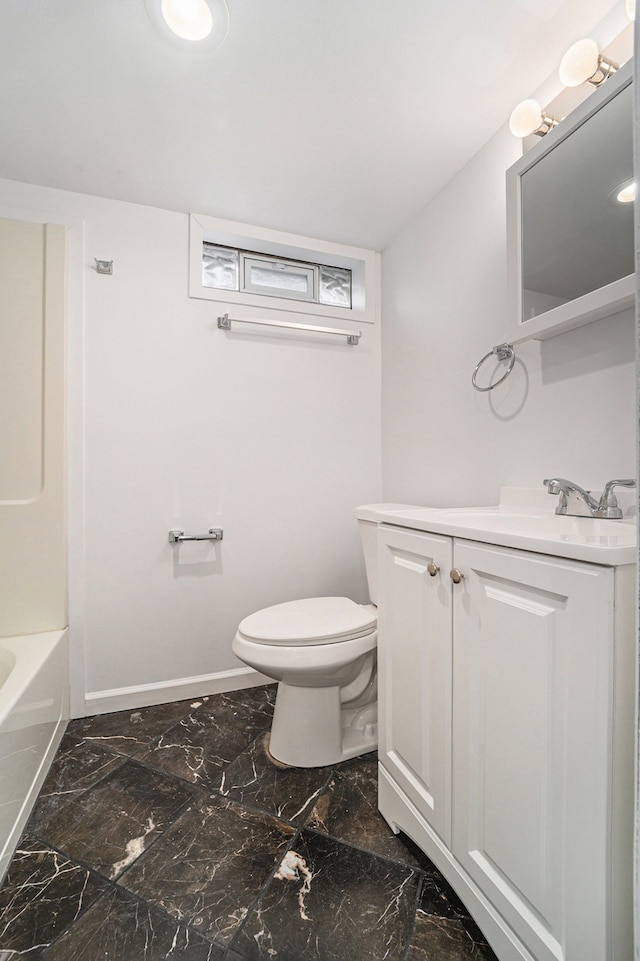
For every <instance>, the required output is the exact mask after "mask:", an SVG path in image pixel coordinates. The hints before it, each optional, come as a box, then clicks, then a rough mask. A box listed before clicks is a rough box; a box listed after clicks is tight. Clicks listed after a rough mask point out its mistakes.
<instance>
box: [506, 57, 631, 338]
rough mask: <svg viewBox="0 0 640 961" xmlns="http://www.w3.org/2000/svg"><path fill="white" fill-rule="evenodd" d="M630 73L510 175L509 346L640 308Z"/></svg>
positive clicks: (614, 81) (564, 124)
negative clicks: (624, 199)
mask: <svg viewBox="0 0 640 961" xmlns="http://www.w3.org/2000/svg"><path fill="white" fill-rule="evenodd" d="M631 81H632V64H631V63H627V64H625V66H624V67H622V69H621V70H619V71H618V72H617V73H616V74H615V75H614V76H613V77H611V78H610V79H609V80H608V81H606V83H604V84H603V85H602V86H601V87H600V88H598V89H597V90H595V91H594V92H593V93H592V94H591V96H590V97H588V98H587V100H586V101H585V102H584V103H583V104H581V106H580V107H578V108H576V109H575V110H574V111H573V112H572V113H571V114H569V116H568V117H566V118H565V119H564V120H563V121H562V122H561V123H560V124H559V125H558V126H557V127H555V128H554V129H553V130H552V131H551V132H550V133H548V134H547V135H546V136H545V137H543V138H542V139H541V140H540V142H539V143H537V144H536V145H535V147H533V148H532V149H531V150H530V151H529V152H528V153H526V154H525V156H524V157H522V159H521V160H519V161H518V162H517V163H516V164H514V165H513V167H511V168H510V169H509V170H508V171H507V241H508V251H509V263H508V268H509V285H510V291H509V319H508V327H507V333H506V340H507V341H508V342H509V343H512V344H513V343H519V342H522V341H524V340H529V339H531V338H534V339H537V340H545V339H546V338H547V337H553V336H555V335H557V334H560V333H563V332H564V331H567V330H571V329H572V328H574V327H578V326H580V325H582V324H588V323H591V322H592V321H594V320H599V319H601V318H603V317H608V316H611V315H613V314H616V313H619V312H620V311H622V310H624V309H626V308H627V307H630V306H631V305H632V304H633V302H634V290H635V280H634V243H633V206H634V205H633V203H632V202H631V203H621V202H620V201H618V200H617V196H618V194H619V192H620V190H621V189H622V187H623V186H624V185H628V184H630V183H632V181H633V125H632V84H631Z"/></svg>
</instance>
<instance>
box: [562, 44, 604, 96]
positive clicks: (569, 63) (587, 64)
mask: <svg viewBox="0 0 640 961" xmlns="http://www.w3.org/2000/svg"><path fill="white" fill-rule="evenodd" d="M598 57H599V51H598V44H597V43H596V42H595V40H578V42H577V43H574V44H573V46H572V47H569V49H568V50H567V52H566V53H565V55H564V57H563V58H562V60H561V61H560V71H559V73H560V80H561V81H562V83H563V84H564V85H565V87H579V86H580V84H581V83H586V81H587V80H588V79H589V78H590V77H592V76H593V75H594V73H596V71H597V69H598Z"/></svg>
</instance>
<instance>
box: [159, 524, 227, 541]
mask: <svg viewBox="0 0 640 961" xmlns="http://www.w3.org/2000/svg"><path fill="white" fill-rule="evenodd" d="M221 540H222V528H221V527H211V528H209V533H208V534H185V532H184V531H169V543H170V544H182V542H183V541H221Z"/></svg>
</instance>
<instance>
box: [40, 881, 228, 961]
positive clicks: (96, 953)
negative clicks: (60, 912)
mask: <svg viewBox="0 0 640 961" xmlns="http://www.w3.org/2000/svg"><path fill="white" fill-rule="evenodd" d="M41 957H42V961H164V959H167V958H168V959H180V961H228V959H225V955H224V950H223V949H222V948H217V947H216V946H215V945H213V944H211V942H210V941H205V939H204V938H201V937H200V936H199V935H198V934H197V933H196V932H195V931H191V930H189V928H187V927H185V926H184V925H181V924H176V922H175V921H172V920H171V919H170V918H168V917H167V916H166V914H163V913H162V912H161V911H158V910H157V909H156V908H153V907H151V906H149V905H146V904H142V903H141V902H140V901H138V900H137V899H136V898H133V897H131V895H127V894H126V893H124V892H122V891H117V890H116V891H113V890H112V891H110V892H109V893H108V894H107V895H106V896H105V897H103V898H101V899H100V901H98V902H96V903H95V904H94V905H93V907H92V908H90V909H89V910H88V911H87V912H86V913H85V914H84V915H83V916H82V917H81V918H80V920H79V921H77V922H76V924H74V925H73V926H72V927H71V928H70V929H69V930H68V931H67V932H66V934H64V935H63V936H62V938H61V939H60V940H59V941H56V943H55V944H53V945H51V947H49V948H48V949H47V950H45V951H44V952H43V954H42V956H41Z"/></svg>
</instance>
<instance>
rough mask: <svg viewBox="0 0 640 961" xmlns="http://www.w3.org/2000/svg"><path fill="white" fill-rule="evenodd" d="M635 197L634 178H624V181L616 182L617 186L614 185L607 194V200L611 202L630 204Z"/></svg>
mask: <svg viewBox="0 0 640 961" xmlns="http://www.w3.org/2000/svg"><path fill="white" fill-rule="evenodd" d="M635 199H636V182H635V180H625V181H624V183H621V184H618V186H617V187H614V188H613V190H612V191H611V193H610V194H609V200H610V201H611V203H612V204H632V203H633V202H634V200H635Z"/></svg>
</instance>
